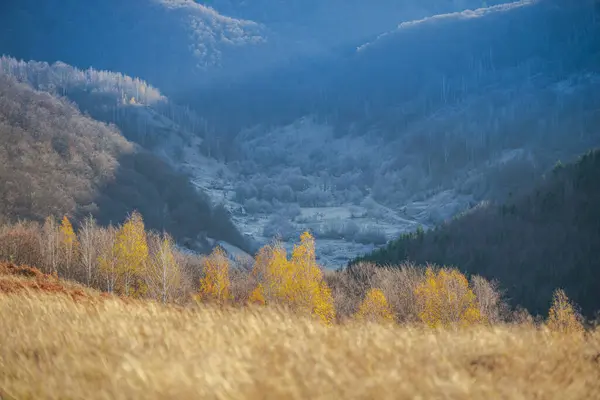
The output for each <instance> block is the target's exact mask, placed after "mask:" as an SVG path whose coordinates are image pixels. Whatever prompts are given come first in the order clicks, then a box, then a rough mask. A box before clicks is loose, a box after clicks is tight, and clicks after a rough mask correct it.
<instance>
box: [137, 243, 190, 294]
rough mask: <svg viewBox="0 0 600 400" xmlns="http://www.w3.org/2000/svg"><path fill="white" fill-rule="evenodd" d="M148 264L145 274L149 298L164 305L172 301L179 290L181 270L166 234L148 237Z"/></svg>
mask: <svg viewBox="0 0 600 400" xmlns="http://www.w3.org/2000/svg"><path fill="white" fill-rule="evenodd" d="M148 241H149V242H150V243H149V244H150V249H151V254H150V262H149V265H148V267H149V268H148V270H147V274H146V280H147V285H148V291H149V294H150V296H152V297H154V298H155V299H157V300H160V301H162V302H163V303H166V302H167V301H172V300H173V299H174V298H175V297H176V294H177V292H178V291H179V290H180V288H181V281H182V275H181V269H180V266H179V264H178V263H177V259H176V254H175V251H174V249H173V239H172V238H171V237H170V236H169V235H168V234H163V235H149V240H148Z"/></svg>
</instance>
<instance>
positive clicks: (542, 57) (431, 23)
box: [195, 0, 600, 264]
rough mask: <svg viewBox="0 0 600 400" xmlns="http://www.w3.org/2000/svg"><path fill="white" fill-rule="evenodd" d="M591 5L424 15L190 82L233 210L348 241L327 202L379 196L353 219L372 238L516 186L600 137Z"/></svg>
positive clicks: (597, 48) (260, 222)
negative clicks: (198, 88)
mask: <svg viewBox="0 0 600 400" xmlns="http://www.w3.org/2000/svg"><path fill="white" fill-rule="evenodd" d="M599 13H600V10H599V9H598V7H597V6H595V5H594V3H592V2H564V1H561V0H539V1H520V2H516V3H513V4H507V5H498V6H494V7H490V8H486V9H482V10H474V11H465V12H461V13H452V14H449V15H441V16H434V17H430V18H426V19H423V20H418V21H414V22H409V23H405V24H402V25H400V26H399V27H398V28H397V29H395V30H393V31H391V32H390V33H389V34H387V35H384V36H381V37H378V38H374V39H373V40H371V41H370V42H369V43H368V44H366V45H365V46H361V47H359V49H358V50H356V49H353V51H348V52H346V53H343V54H337V55H335V56H328V57H324V58H321V59H307V60H305V61H304V62H302V61H298V62H297V63H295V65H290V66H289V67H288V68H286V69H282V70H269V71H266V72H265V73H264V75H256V76H252V77H251V78H249V79H248V80H246V81H242V82H238V83H237V84H236V85H232V86H231V87H229V88H226V89H224V90H223V89H222V88H221V89H220V90H219V91H218V93H217V91H215V92H210V91H209V92H207V93H206V99H207V100H208V99H210V103H211V104H208V103H209V102H208V101H204V100H203V99H202V94H199V95H197V96H196V97H195V99H196V100H197V103H196V104H197V105H206V107H203V108H202V109H203V110H204V111H206V114H205V115H206V117H207V119H208V120H209V123H211V122H215V125H216V126H218V125H219V123H220V122H221V121H226V122H227V123H230V122H232V121H233V125H232V124H229V125H225V126H226V127H227V129H226V131H227V132H236V133H235V134H234V135H233V136H228V135H224V137H226V139H225V140H226V143H227V146H225V142H223V145H222V146H221V149H227V151H222V152H221V156H222V157H224V159H226V160H227V162H228V168H229V169H230V170H231V171H232V172H233V174H234V175H233V178H232V181H229V183H228V185H229V186H230V187H231V190H233V191H234V193H232V194H231V198H232V199H235V201H236V203H238V204H243V205H244V207H245V208H244V211H245V212H246V213H249V214H250V215H246V216H240V217H239V218H241V219H243V220H244V221H247V222H248V224H251V225H252V226H254V227H255V228H254V229H255V231H256V233H257V234H258V233H259V231H260V230H263V232H264V233H274V232H277V231H279V232H280V233H282V234H283V236H284V237H290V238H291V237H292V236H293V235H295V234H297V233H298V230H300V229H301V228H303V227H309V228H312V229H314V230H316V231H317V236H319V235H321V237H322V238H331V237H337V238H338V241H337V242H332V246H331V247H334V248H335V250H334V251H337V249H343V250H342V251H347V252H348V253H350V252H352V251H354V250H353V249H351V248H350V246H351V245H350V244H348V243H351V242H352V241H353V240H354V241H357V239H356V236H355V235H356V230H357V227H356V226H354V225H353V224H351V223H350V221H353V222H356V221H357V220H358V219H354V220H353V219H352V218H350V221H348V218H344V217H341V216H342V215H347V214H342V212H341V211H340V208H343V207H348V208H347V209H348V210H349V207H350V206H351V205H352V206H354V207H361V209H360V210H357V213H358V214H361V213H362V212H363V211H364V209H365V208H366V207H365V204H366V205H367V206H368V207H373V208H374V209H376V210H383V212H384V215H385V216H381V217H379V216H368V218H367V219H362V220H358V222H360V224H358V228H359V229H360V228H361V227H362V228H364V229H367V228H368V227H369V226H370V228H369V230H370V232H369V234H370V235H368V236H369V237H370V239H369V240H370V241H372V243H377V242H379V241H380V240H381V237H382V235H381V233H385V232H387V233H388V238H390V237H393V236H394V235H395V233H394V232H393V231H392V229H388V227H390V228H391V227H395V228H396V229H397V230H405V229H413V228H414V226H415V225H416V224H420V225H424V226H432V225H435V224H437V223H439V222H441V221H443V220H446V219H448V218H451V217H452V216H453V215H455V214H456V213H459V212H460V211H462V210H465V209H466V208H468V207H469V206H471V205H473V204H475V203H477V202H479V201H481V200H489V199H491V200H500V199H503V198H506V197H509V196H511V195H514V194H515V193H516V192H519V191H521V190H523V189H526V188H527V187H528V186H530V185H531V184H532V183H533V182H535V181H536V180H537V178H538V177H539V176H540V175H541V174H542V173H543V172H545V171H546V170H547V169H548V168H549V167H551V166H552V165H553V164H554V163H555V162H556V161H557V160H559V159H562V160H569V159H571V158H572V157H575V156H576V155H578V154H580V153H581V152H583V151H585V150H586V149H588V148H590V147H593V146H595V145H598V144H599V143H600V135H599V132H598V130H597V126H598V123H599V122H600V115H599V114H598V112H597V110H598V109H600V96H598V93H599V90H600V79H599V75H598V71H599V69H600V14H599ZM212 110H216V111H215V113H214V114H211V111H212ZM224 116H227V118H224ZM236 123H237V129H236V125H235V124H236ZM245 126H246V127H248V126H250V127H252V128H251V129H243V128H244V127H245ZM240 128H242V129H240ZM236 181H237V182H238V183H237V184H236V183H235V182H236ZM369 204H371V205H369ZM314 209H317V210H318V211H315V212H314V214H315V216H314V218H312V219H311V217H310V216H307V215H309V214H310V213H313V211H312V210H314ZM386 210H390V211H386ZM317 212H318V213H320V214H319V215H318V216H317V215H316V214H317ZM344 212H345V211H344ZM272 214H280V215H281V216H280V217H272V216H271V215H272ZM355 214H356V213H355ZM265 215H269V217H265ZM292 216H293V219H292ZM338 217H340V218H339V219H340V221H337V218H338ZM319 218H321V220H320V221H319ZM398 218H403V219H406V220H408V223H402V222H398V221H400V220H399V219H398ZM328 225H332V228H331V229H330V228H329V227H328ZM265 236H268V235H265ZM340 237H342V238H345V241H344V243H346V244H341V243H342V241H341V240H339V238H340ZM344 246H346V247H344ZM352 246H353V245H352ZM342 251H340V253H341V252H342ZM335 258H336V256H333V257H331V258H330V260H333V261H334V262H333V263H334V264H335Z"/></svg>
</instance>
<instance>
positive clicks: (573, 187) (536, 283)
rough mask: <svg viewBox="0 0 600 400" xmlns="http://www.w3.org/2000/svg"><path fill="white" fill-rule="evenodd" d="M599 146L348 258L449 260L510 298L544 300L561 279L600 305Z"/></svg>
mask: <svg viewBox="0 0 600 400" xmlns="http://www.w3.org/2000/svg"><path fill="white" fill-rule="evenodd" d="M598 204H600V150H594V151H591V152H589V153H587V154H585V155H584V156H582V157H581V158H580V159H579V160H578V161H577V162H575V163H572V164H567V165H563V164H557V166H556V167H555V168H554V170H553V171H552V172H550V173H549V174H548V175H547V176H546V177H545V179H544V180H543V181H542V182H541V183H539V184H538V185H536V186H535V187H534V188H533V189H532V190H531V191H530V192H529V193H527V194H524V195H520V196H515V198H513V199H511V200H510V201H507V202H506V203H504V204H498V205H492V204H488V205H481V206H478V207H476V208H475V209H473V210H470V211H469V212H467V213H465V214H464V215H462V216H460V217H457V218H455V219H454V220H452V221H450V222H447V223H446V224H443V225H441V226H439V227H437V228H435V229H433V230H430V231H427V232H423V231H418V232H416V233H411V234H405V235H403V236H402V237H400V238H399V239H397V240H394V241H391V242H390V243H389V244H388V245H387V246H385V247H384V248H382V249H380V250H377V251H374V252H373V253H371V254H368V255H366V256H363V257H359V258H357V259H355V260H353V261H352V263H351V264H356V263H358V262H361V261H369V262H375V263H377V264H379V265H396V264H399V263H401V262H403V261H405V260H410V261H412V262H417V263H428V262H430V263H438V264H444V265H454V266H456V267H458V268H460V269H461V270H463V271H466V272H468V273H470V274H479V275H482V276H484V277H486V278H487V279H496V280H498V281H499V282H501V285H502V287H503V288H505V289H506V291H507V292H506V294H507V296H508V298H509V299H510V300H511V302H512V303H513V304H519V305H522V306H524V307H526V308H527V309H529V310H530V311H532V312H537V313H540V312H543V311H542V310H544V309H546V308H547V305H548V304H549V302H550V300H551V296H552V291H553V290H554V288H556V287H563V288H564V289H565V291H566V292H567V293H568V295H569V296H570V297H571V298H573V299H574V300H575V301H576V302H577V303H578V304H579V305H580V306H581V307H582V309H583V311H584V312H586V313H587V314H588V315H589V316H591V315H592V314H593V313H594V312H596V310H598V309H599V308H600V302H599V298H598V296H597V293H598V287H599V286H600V263H599V261H600V259H599V258H598V249H599V248H600V212H599V208H598Z"/></svg>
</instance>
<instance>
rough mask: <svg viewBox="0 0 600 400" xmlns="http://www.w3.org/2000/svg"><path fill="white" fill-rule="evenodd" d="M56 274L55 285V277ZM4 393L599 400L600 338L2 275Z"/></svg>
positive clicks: (0, 368)
mask: <svg viewBox="0 0 600 400" xmlns="http://www.w3.org/2000/svg"><path fill="white" fill-rule="evenodd" d="M53 279H54V280H53ZM0 321H2V323H1V324H0V398H2V400H5V399H560V400H563V399H597V398H600V331H598V330H596V331H588V332H587V333H586V334H570V335H560V334H555V333H551V332H549V331H548V330H546V329H544V328H536V327H534V326H526V325H498V326H495V327H473V328H467V329H464V330H439V331H434V330H431V329H426V328H423V327H417V326H415V327H410V326H402V325H393V326H392V325H389V326H384V325H377V324H344V325H334V326H325V325H324V324H321V323H319V322H318V321H315V320H310V319H308V318H303V317H296V316H294V315H292V314H290V313H287V312H285V311H283V310H277V309H271V308H268V307H267V308H237V309H227V310H219V309H216V308H210V307H208V306H198V307H187V308H182V307H176V306H168V305H162V304H157V303H154V302H150V301H141V300H130V299H123V298H119V297H113V296H108V295H101V294H100V293H99V292H95V291H93V290H89V289H86V288H83V287H78V286H77V285H75V284H66V283H64V282H62V281H59V280H56V279H55V278H51V277H48V276H47V275H46V276H44V275H36V274H35V273H34V272H30V271H29V272H28V270H22V271H8V273H7V271H4V273H3V274H2V271H0Z"/></svg>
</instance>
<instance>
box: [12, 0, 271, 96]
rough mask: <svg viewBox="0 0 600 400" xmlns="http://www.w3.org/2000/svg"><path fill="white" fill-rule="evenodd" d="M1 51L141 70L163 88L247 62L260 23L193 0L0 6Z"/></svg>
mask: <svg viewBox="0 0 600 400" xmlns="http://www.w3.org/2000/svg"><path fill="white" fill-rule="evenodd" d="M0 25H1V26H2V28H0V30H1V31H2V34H1V35H0V53H4V54H6V55H10V56H13V57H16V58H21V59H25V60H40V61H47V62H55V61H62V62H65V63H67V64H70V65H73V66H76V67H79V68H84V69H85V68H88V67H94V68H96V69H104V70H111V71H118V72H121V73H124V74H127V75H131V76H138V77H140V78H142V79H145V80H147V81H150V82H152V83H153V84H154V85H157V86H158V87H160V88H161V89H163V90H167V89H172V88H174V87H182V86H184V85H186V84H187V83H188V82H190V81H196V82H197V81H204V80H206V79H208V78H209V77H211V76H212V74H213V73H215V72H218V71H221V70H228V69H229V68H234V67H237V66H239V65H244V64H245V63H248V62H250V61H251V60H252V58H253V55H252V54H250V53H249V52H248V49H249V48H251V49H255V48H256V47H260V46H261V44H262V43H263V42H264V41H265V40H266V37H265V36H264V32H265V28H264V27H263V26H261V25H260V24H257V23H254V22H252V21H247V20H239V19H234V18H229V17H226V16H223V15H221V14H219V13H217V12H216V11H214V10H213V9H210V8H207V7H204V6H202V5H199V4H197V3H194V2H193V1H191V0H128V1H120V0H107V1H99V2H94V3H89V2H84V1H79V0H66V1H65V0H48V1H37V0H19V1H3V2H2V4H0Z"/></svg>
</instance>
